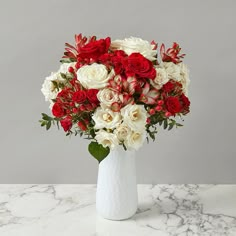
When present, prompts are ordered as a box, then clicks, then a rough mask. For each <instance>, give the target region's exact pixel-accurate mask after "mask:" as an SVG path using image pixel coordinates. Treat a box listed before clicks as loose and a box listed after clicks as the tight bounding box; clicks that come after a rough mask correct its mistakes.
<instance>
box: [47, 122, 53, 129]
mask: <svg viewBox="0 0 236 236" xmlns="http://www.w3.org/2000/svg"><path fill="white" fill-rule="evenodd" d="M51 124H52V123H51V121H48V123H47V125H46V130H49V129H50V127H51Z"/></svg>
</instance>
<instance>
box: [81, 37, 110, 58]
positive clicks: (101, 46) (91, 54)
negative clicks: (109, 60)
mask: <svg viewBox="0 0 236 236" xmlns="http://www.w3.org/2000/svg"><path fill="white" fill-rule="evenodd" d="M110 44H111V39H110V38H109V37H107V38H106V39H100V40H96V41H91V42H89V43H87V44H86V45H84V46H83V47H81V48H80V49H79V57H80V58H83V59H85V58H87V59H94V60H97V59H98V58H99V57H100V56H101V55H103V54H105V53H107V52H108V49H109V47H110Z"/></svg>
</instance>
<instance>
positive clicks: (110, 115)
mask: <svg viewBox="0 0 236 236" xmlns="http://www.w3.org/2000/svg"><path fill="white" fill-rule="evenodd" d="M92 118H93V120H94V122H95V126H94V128H95V129H102V128H107V129H114V128H115V127H117V126H118V125H119V124H120V121H121V115H120V113H119V112H113V111H112V110H110V109H109V108H105V107H98V108H97V109H96V111H95V112H94V114H93V117H92Z"/></svg>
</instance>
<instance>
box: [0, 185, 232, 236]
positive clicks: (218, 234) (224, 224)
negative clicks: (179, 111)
mask: <svg viewBox="0 0 236 236" xmlns="http://www.w3.org/2000/svg"><path fill="white" fill-rule="evenodd" d="M138 193H139V208H138V211H137V213H136V215H135V216H133V217H132V218H131V219H129V220H126V221H109V220H105V219H102V218H100V217H99V216H97V215H96V209H95V194H96V185H0V236H118V235H119V236H139V235H140V236H154V235H155V236H168V235H170V236H236V185H138Z"/></svg>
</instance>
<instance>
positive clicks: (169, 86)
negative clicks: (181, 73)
mask: <svg viewBox="0 0 236 236" xmlns="http://www.w3.org/2000/svg"><path fill="white" fill-rule="evenodd" d="M174 88H175V85H174V83H173V82H171V81H169V82H167V83H166V84H164V85H163V87H162V89H163V91H164V92H166V93H170V92H172V91H173V90H174Z"/></svg>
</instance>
